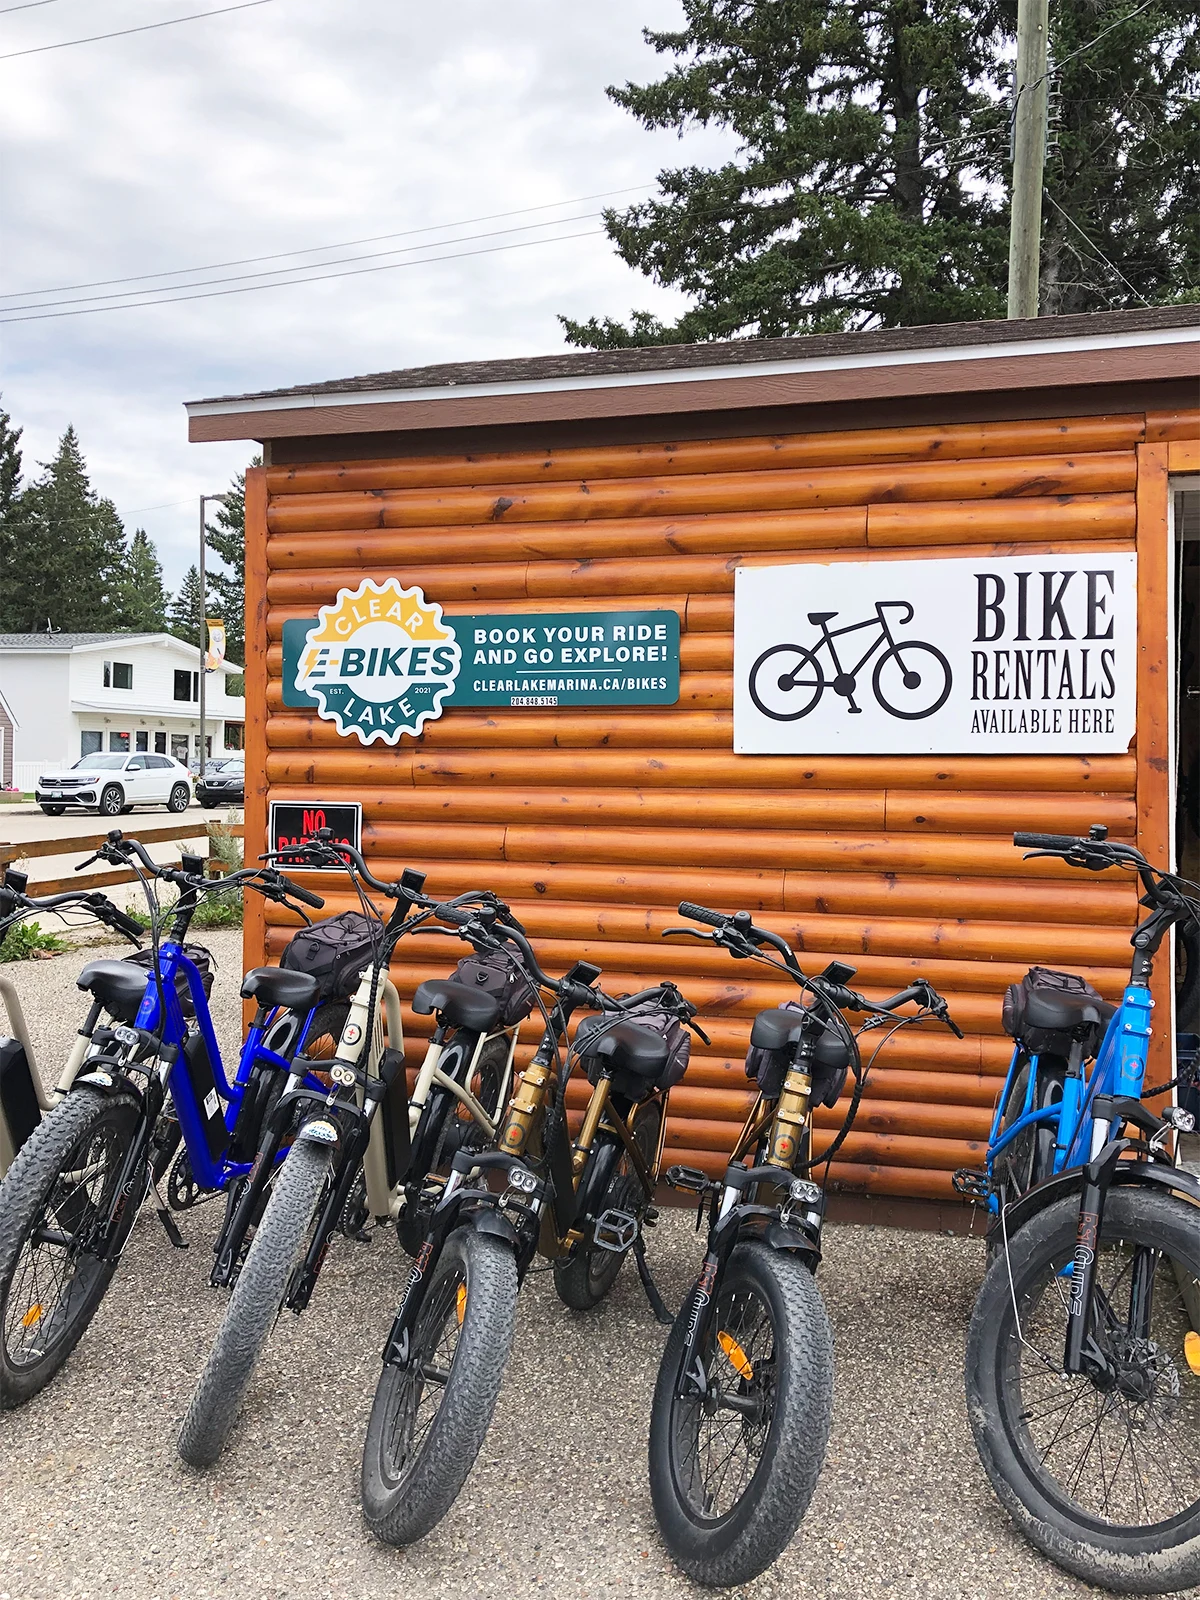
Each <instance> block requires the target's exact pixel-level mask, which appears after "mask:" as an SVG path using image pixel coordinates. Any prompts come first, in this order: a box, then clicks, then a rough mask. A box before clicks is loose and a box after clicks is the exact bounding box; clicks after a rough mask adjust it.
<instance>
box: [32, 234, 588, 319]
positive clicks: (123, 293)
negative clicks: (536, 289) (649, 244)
mask: <svg viewBox="0 0 1200 1600" xmlns="http://www.w3.org/2000/svg"><path fill="white" fill-rule="evenodd" d="M599 215H600V213H599V212H598V211H588V212H583V213H582V214H581V215H579V216H575V217H551V218H550V219H549V220H548V221H546V222H527V223H526V224H525V225H524V227H521V228H493V229H491V230H489V231H488V232H487V233H473V234H472V233H467V234H464V235H463V236H462V238H461V239H431V240H430V242H429V243H428V244H410V245H399V246H397V247H396V248H395V249H393V250H375V251H372V253H371V254H370V255H366V256H342V257H340V258H339V257H335V258H334V259H333V260H332V261H307V262H304V263H303V264H302V265H300V266H296V267H269V268H268V269H267V270H266V271H265V272H235V273H234V274H233V276H232V277H229V278H208V279H197V280H196V281H195V282H194V283H175V284H159V285H158V286H157V288H156V289H118V290H115V291H114V292H113V293H112V294H83V295H79V296H78V297H77V298H76V299H74V300H42V301H40V302H37V301H35V302H33V303H31V304H29V305H18V306H3V307H0V313H3V312H10V311H50V310H52V309H54V308H55V307H56V306H74V305H84V304H85V303H86V302H88V301H93V300H130V299H132V297H133V296H134V295H147V294H155V293H157V292H159V291H160V290H162V289H168V290H170V291H171V292H172V293H174V292H175V291H177V290H180V289H211V288H214V287H215V286H216V285H217V284H222V283H237V282H238V280H239V279H244V278H277V277H278V276H279V275H280V273H283V272H311V271H312V269H313V268H314V267H340V266H345V265H347V264H348V263H351V262H358V261H375V260H377V259H378V258H379V257H380V256H396V255H408V254H410V253H411V252H412V251H413V250H435V249H436V248H437V247H438V245H442V244H470V243H471V242H472V241H473V240H475V239H496V238H498V237H499V236H500V235H501V234H504V233H529V232H531V231H532V230H533V229H534V228H554V227H558V226H559V224H561V223H565V222H592V221H594V220H595V218H596V217H598V216H599ZM533 242H536V241H533ZM396 265H397V266H399V265H403V263H400V262H397V263H396ZM304 281H307V280H304ZM264 287H269V286H267V285H264ZM150 303H151V304H158V302H157V301H151V302H150ZM95 309H96V310H98V311H99V310H102V309H103V308H102V307H100V306H97V307H96V308H95Z"/></svg>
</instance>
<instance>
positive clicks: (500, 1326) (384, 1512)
mask: <svg viewBox="0 0 1200 1600" xmlns="http://www.w3.org/2000/svg"><path fill="white" fill-rule="evenodd" d="M459 1267H465V1269H466V1283H467V1304H466V1311H465V1314H464V1317H463V1323H462V1328H461V1331H460V1333H459V1338H458V1344H457V1347H456V1349H455V1352H454V1361H453V1364H452V1366H451V1368H450V1376H449V1378H448V1379H447V1382H446V1392H445V1394H444V1396H443V1397H442V1403H441V1407H440V1409H439V1410H438V1414H437V1416H436V1417H435V1418H434V1421H433V1424H432V1426H431V1427H430V1429H429V1432H428V1433H427V1435H426V1437H425V1442H424V1445H423V1446H422V1448H421V1450H420V1453H419V1454H418V1456H417V1458H416V1462H415V1465H414V1466H413V1468H412V1469H411V1470H410V1471H409V1473H408V1474H407V1475H406V1476H405V1478H403V1479H402V1480H401V1481H400V1482H399V1483H398V1484H389V1483H388V1481H387V1480H386V1478H385V1475H384V1471H383V1467H382V1455H383V1435H384V1432H385V1429H386V1426H387V1419H388V1412H389V1405H390V1402H391V1399H392V1396H393V1394H394V1391H395V1388H396V1386H397V1384H398V1382H399V1381H401V1373H400V1370H399V1369H398V1368H396V1367H394V1366H385V1367H384V1369H383V1374H382V1376H381V1377H380V1380H379V1385H378V1387H377V1388H376V1390H375V1401H374V1404H373V1405H372V1407H371V1416H370V1420H369V1421H368V1423H367V1437H366V1441H365V1443H364V1445H363V1458H362V1508H363V1518H364V1520H365V1522H366V1524H367V1527H368V1528H369V1529H370V1531H371V1532H372V1533H373V1534H374V1535H375V1537H376V1538H377V1539H380V1540H382V1541H383V1543H384V1544H390V1545H409V1544H413V1543H415V1542H416V1540H418V1539H423V1538H424V1537H425V1535H426V1534H427V1533H428V1532H429V1531H430V1530H431V1529H432V1528H434V1527H436V1525H437V1524H438V1523H439V1522H440V1521H441V1519H442V1518H443V1517H444V1516H445V1515H446V1513H447V1511H449V1509H450V1507H451V1506H452V1505H453V1504H454V1502H455V1500H456V1499H457V1498H458V1494H459V1491H460V1490H461V1488H462V1486H463V1484H464V1483H465V1482H466V1481H467V1477H468V1475H469V1473H470V1471H471V1468H472V1467H473V1466H474V1465H475V1458H476V1457H477V1456H478V1454H479V1451H480V1449H481V1448H482V1446H483V1441H484V1439H485V1438H486V1437H487V1431H488V1427H489V1425H490V1423H491V1420H492V1413H493V1412H494V1411H495V1409H496V1401H497V1399H498V1397H499V1394H500V1385H501V1383H502V1382H503V1380H504V1369H505V1367H506V1366H507V1365H508V1356H509V1351H510V1350H511V1349H512V1341H513V1330H514V1328H515V1326H516V1316H517V1266H516V1261H515V1259H514V1257H513V1253H512V1249H511V1248H510V1246H508V1245H507V1244H505V1243H504V1242H503V1241H502V1240H500V1239H497V1238H494V1237H493V1236H492V1235H490V1234H486V1233H477V1232H475V1231H474V1230H473V1229H471V1228H459V1229H456V1230H455V1232H454V1233H452V1234H451V1235H450V1237H449V1238H448V1239H447V1240H446V1243H445V1246H444V1247H443V1250H442V1254H441V1258H440V1260H439V1261H438V1264H437V1267H436V1269H435V1271H434V1275H433V1278H432V1280H431V1281H430V1285H429V1293H430V1295H432V1294H433V1293H434V1292H435V1291H436V1289H437V1285H438V1281H439V1279H440V1278H443V1277H445V1276H446V1274H447V1273H449V1272H452V1271H454V1270H456V1269H458V1268H459Z"/></svg>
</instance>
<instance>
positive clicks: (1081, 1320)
mask: <svg viewBox="0 0 1200 1600" xmlns="http://www.w3.org/2000/svg"><path fill="white" fill-rule="evenodd" d="M1110 1128H1111V1122H1110V1121H1107V1120H1101V1119H1099V1118H1098V1119H1097V1120H1096V1122H1095V1124H1094V1134H1093V1140H1092V1150H1093V1154H1092V1159H1091V1160H1090V1161H1089V1162H1088V1163H1087V1165H1086V1166H1085V1167H1084V1169H1083V1189H1082V1191H1081V1193H1080V1196H1079V1222H1078V1226H1077V1228H1076V1232H1075V1254H1074V1255H1073V1256H1072V1258H1071V1274H1070V1293H1069V1296H1068V1300H1067V1341H1066V1350H1065V1353H1064V1356H1063V1371H1064V1372H1067V1373H1071V1374H1073V1375H1076V1376H1078V1375H1079V1374H1088V1375H1092V1374H1094V1373H1096V1372H1097V1371H1099V1370H1102V1369H1106V1368H1107V1366H1108V1362H1107V1360H1106V1358H1105V1356H1104V1352H1103V1351H1102V1349H1101V1348H1100V1346H1099V1344H1098V1343H1097V1341H1096V1338H1095V1334H1094V1331H1093V1327H1094V1323H1095V1318H1094V1317H1093V1315H1092V1307H1093V1304H1094V1301H1095V1292H1096V1257H1097V1255H1098V1253H1099V1249H1100V1230H1101V1227H1102V1226H1103V1223H1104V1202H1105V1199H1106V1197H1107V1195H1108V1190H1109V1186H1110V1184H1111V1183H1112V1178H1113V1173H1114V1172H1115V1171H1116V1168H1117V1163H1118V1161H1119V1160H1120V1159H1121V1156H1122V1155H1123V1154H1124V1152H1125V1151H1126V1150H1127V1149H1128V1148H1129V1143H1130V1141H1129V1140H1128V1139H1111V1140H1110V1139H1108V1132H1109V1129H1110ZM1143 1297H1144V1296H1143Z"/></svg>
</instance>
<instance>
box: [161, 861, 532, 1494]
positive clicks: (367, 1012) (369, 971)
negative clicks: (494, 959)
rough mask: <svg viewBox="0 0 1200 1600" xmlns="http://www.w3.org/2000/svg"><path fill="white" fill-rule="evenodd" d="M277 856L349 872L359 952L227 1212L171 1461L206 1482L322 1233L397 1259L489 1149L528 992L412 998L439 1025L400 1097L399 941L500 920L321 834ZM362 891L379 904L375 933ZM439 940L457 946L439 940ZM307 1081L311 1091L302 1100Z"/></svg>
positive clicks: (468, 979) (459, 985)
mask: <svg viewBox="0 0 1200 1600" xmlns="http://www.w3.org/2000/svg"><path fill="white" fill-rule="evenodd" d="M287 854H288V858H289V860H291V861H293V862H295V861H302V862H303V863H304V864H305V865H308V866H311V867H319V868H323V869H325V870H329V871H332V870H336V869H343V870H345V871H346V872H348V874H349V876H350V879H351V881H352V883H353V884H354V886H355V888H356V889H357V890H358V894H359V900H360V904H361V906H362V907H363V913H364V916H363V926H365V927H366V928H367V929H368V930H370V931H371V937H370V943H369V946H368V948H367V951H366V959H365V961H364V962H363V963H362V966H361V969H360V971H359V972H358V973H357V974H355V975H354V977H355V979H356V981H355V984H354V987H353V989H352V991H351V992H349V993H348V994H347V996H346V999H345V1000H344V1002H343V1004H342V1014H341V1027H340V1034H339V1036H338V1038H337V1045H336V1051H335V1053H334V1054H333V1055H332V1056H325V1057H322V1058H321V1059H319V1060H313V1059H310V1058H301V1059H299V1060H297V1062H296V1073H297V1074H301V1073H307V1074H308V1077H309V1079H310V1081H309V1082H308V1083H301V1082H299V1081H298V1079H297V1078H293V1079H289V1081H288V1084H287V1085H286V1087H285V1089H284V1091H283V1093H282V1094H280V1096H279V1097H278V1099H277V1100H276V1102H275V1103H274V1105H273V1107H272V1108H271V1110H270V1113H269V1115H268V1116H267V1117H266V1118H265V1119H264V1121H263V1125H262V1132H261V1135H260V1139H259V1146H258V1153H257V1155H256V1157H255V1162H254V1166H253V1167H252V1169H251V1171H250V1173H249V1174H248V1176H247V1177H246V1178H245V1180H244V1181H243V1183H242V1185H241V1187H240V1188H239V1189H238V1191H237V1192H236V1193H234V1194H231V1196H230V1203H229V1208H228V1211H227V1216H226V1222H225V1226H224V1228H223V1229H222V1232H221V1235H220V1237H219V1238H218V1240H217V1245H216V1265H215V1266H214V1269H213V1275H212V1282H213V1283H214V1285H217V1286H228V1285H232V1287H233V1293H232V1295H231V1296H230V1300H229V1304H228V1306H227V1308H226V1311H225V1316H224V1318H223V1320H222V1323H221V1326H220V1328H219V1330H218V1332H217V1336H216V1339H215V1340H214V1342H213V1346H212V1349H211V1351H210V1352H209V1356H208V1360H207V1362H206V1363H205V1366H204V1370H203V1372H202V1373H201V1375H200V1378H199V1380H198V1381H197V1384H196V1388H195V1391H194V1393H193V1395H192V1399H191V1402H190V1404H189V1406H188V1410H187V1413H186V1415H185V1416H184V1419H183V1423H182V1425H181V1427H180V1431H179V1438H178V1449H179V1454H180V1456H181V1457H182V1458H183V1460H184V1461H186V1462H187V1463H188V1465H189V1466H192V1467H196V1468H204V1467H210V1466H212V1465H213V1464H214V1463H215V1461H216V1460H217V1458H218V1456H219V1455H220V1453H221V1451H222V1449H223V1448H224V1446H225V1443H226V1441H227V1440H228V1438H229V1435H230V1433H231V1431H232V1429H233V1426H234V1423H235V1421H236V1420H237V1415H238V1412H239V1410H240V1409H241V1404H242V1400H243V1398H244V1396H245V1393H246V1390H247V1388H248V1386H249V1383H250V1379H251V1377H252V1375H253V1372H254V1368H255V1365H256V1363H257V1361H258V1358H259V1356H260V1355H261V1353H262V1350H263V1348H264V1346H265V1344H266V1341H267V1339H268V1337H269V1336H270V1332H271V1329H272V1327H273V1326H274V1325H275V1322H276V1320H277V1318H278V1316H279V1314H280V1312H281V1310H283V1309H284V1308H286V1309H288V1310H290V1311H292V1312H294V1313H296V1314H297V1315H299V1314H300V1313H301V1312H303V1311H304V1310H305V1308H306V1307H307V1306H308V1304H309V1302H310V1300H311V1298H312V1295H313V1292H314V1290H315V1288H316V1285H317V1280H318V1277H319V1275H320V1272H321V1269H322V1266H323V1265H324V1262H325V1258H326V1255H327V1253H328V1250H329V1246H330V1243H331V1240H332V1238H333V1236H334V1234H335V1232H339V1231H340V1232H341V1233H343V1234H345V1235H346V1236H347V1237H348V1238H350V1239H352V1240H356V1241H359V1242H361V1243H370V1241H371V1238H372V1234H371V1233H370V1232H369V1231H368V1224H369V1223H371V1221H372V1220H374V1221H375V1222H376V1223H388V1222H395V1223H396V1225H397V1229H398V1232H399V1236H400V1240H401V1243H402V1244H404V1245H405V1247H406V1248H408V1249H409V1250H410V1253H411V1250H414V1249H416V1248H417V1247H418V1246H419V1244H420V1241H421V1238H422V1237H423V1232H424V1219H425V1215H426V1208H427V1207H428V1205H429V1204H430V1196H431V1195H436V1194H437V1192H438V1189H439V1186H440V1184H441V1183H443V1182H444V1181H445V1178H446V1168H447V1163H448V1162H449V1160H450V1158H451V1157H452V1156H453V1155H454V1154H455V1153H456V1152H457V1151H459V1150H476V1149H481V1148H483V1147H484V1146H485V1145H487V1144H488V1143H490V1142H491V1140H492V1139H493V1138H494V1136H495V1133H496V1129H497V1124H498V1121H499V1117H500V1113H501V1109H502V1107H503V1105H504V1101H505V1098H506V1095H507V1090H508V1086H509V1082H510V1079H511V1073H512V1062H513V1054H514V1050H515V1047H516V1038H517V1028H518V1026H519V1024H520V1022H521V1021H522V1020H523V1019H524V1018H525V1017H526V1016H528V1014H529V1012H530V1010H531V1009H532V1007H533V1004H534V994H533V991H532V987H531V986H530V985H529V984H527V983H526V984H524V985H523V986H522V987H520V988H517V989H514V987H513V986H512V985H511V984H510V982H509V975H508V972H507V969H505V970H504V971H492V970H490V969H488V968H487V967H486V966H483V965H480V964H479V963H478V962H477V963H475V964H474V965H473V966H472V967H471V970H470V971H469V972H465V973H464V972H463V971H462V970H461V969H462V967H463V966H464V965H466V964H465V963H460V970H459V971H458V972H456V973H455V974H452V976H451V977H450V978H449V979H447V980H446V981H445V982H444V983H443V984H440V985H439V984H433V983H427V984H425V985H423V986H422V987H421V988H420V989H418V991H417V995H416V997H415V999H414V1008H415V1010H416V1011H417V1012H418V1013H422V1012H423V1013H426V1014H428V1013H429V1012H431V1011H432V1010H433V1009H434V1004H435V1001H437V1002H438V1003H439V1004H440V1000H441V997H442V994H443V991H444V992H445V1005H446V1007H447V1008H448V1009H446V1010H443V1012H442V1014H441V1015H440V1016H439V1021H438V1026H437V1027H436V1028H435V1030H434V1033H433V1037H432V1039H431V1040H430V1043H429V1046H428V1049H427V1051H426V1054H425V1060H424V1062H423V1064H422V1066H421V1067H420V1069H419V1070H418V1072H417V1076H416V1082H415V1084H414V1087H413V1091H412V1094H411V1096H410V1094H409V1091H408V1085H407V1078H406V1074H405V1067H404V1049H403V1037H402V1032H401V1021H400V1004H399V996H398V994H397V992H396V990H395V988H394V986H393V985H392V983H391V980H390V978H389V977H388V966H389V964H390V962H391V960H392V959H393V956H394V953H395V951H396V948H397V946H398V944H399V942H400V940H401V939H402V938H403V937H405V936H406V935H409V934H412V933H414V932H417V931H420V932H422V933H425V934H429V933H436V932H438V931H439V928H438V926H437V920H436V919H437V918H439V917H442V916H446V915H449V916H454V917H461V916H467V915H468V914H467V913H465V912H463V911H462V910H461V909H460V908H462V907H464V906H467V905H472V906H475V907H476V908H477V909H478V912H479V913H480V914H483V913H484V912H486V913H487V914H489V915H494V916H498V915H500V914H501V913H502V912H505V911H506V909H507V908H506V907H504V906H503V903H502V902H500V901H497V900H496V898H495V896H494V895H492V894H491V892H490V891H489V890H470V891H468V892H467V893H465V894H463V895H459V896H458V897H457V898H456V899H455V900H453V901H451V902H450V903H449V904H447V905H441V904H439V903H438V902H436V901H433V900H431V899H429V898H428V897H427V896H426V895H424V894H423V893H422V889H423V885H424V882H425V875H424V874H423V873H421V872H417V871H415V870H413V869H412V868H409V869H406V870H405V872H404V873H403V874H402V875H401V877H400V879H399V881H398V882H396V883H387V882H384V881H383V880H382V879H380V878H377V877H375V875H374V874H373V873H372V872H371V871H370V869H369V868H368V867H367V864H366V862H365V860H364V859H363V857H362V854H361V853H360V852H359V851H358V850H356V849H354V848H353V847H352V846H350V845H347V844H342V843H335V842H334V841H333V837H332V834H331V832H330V830H329V829H323V830H320V831H319V832H318V833H317V834H316V835H315V836H314V837H313V838H311V839H307V840H304V841H302V842H301V843H300V844H298V845H290V846H289V847H288V851H287ZM367 889H371V890H373V891H375V893H376V894H378V895H380V896H383V897H386V898H387V899H390V900H391V901H392V903H393V909H392V911H391V914H390V915H389V916H388V917H387V919H386V920H385V919H384V918H383V917H381V916H380V915H379V914H378V912H377V911H376V910H375V908H374V906H373V905H372V904H371V902H370V900H369V898H368V897H367V893H366V890H367ZM334 920H336V919H334ZM314 931H315V930H314ZM440 931H442V932H445V933H447V934H448V935H449V936H450V937H456V933H455V932H454V930H452V929H449V928H442V929H441V930H440ZM423 991H426V992H427V995H428V999H427V996H426V994H425V993H423ZM452 997H453V1001H456V1002H457V1003H456V1004H455V1003H452ZM385 1018H386V1041H385V1032H384V1019H385ZM313 1077H318V1078H322V1079H323V1080H324V1081H322V1082H318V1083H316V1084H314V1083H313V1082H312V1081H311V1079H312V1078H313ZM285 1145H287V1146H290V1148H288V1149H287V1152H286V1156H285V1159H284V1160H283V1162H282V1165H281V1166H279V1167H278V1170H276V1169H275V1165H274V1163H275V1162H276V1160H277V1156H278V1152H279V1151H280V1149H281V1147H283V1146H285Z"/></svg>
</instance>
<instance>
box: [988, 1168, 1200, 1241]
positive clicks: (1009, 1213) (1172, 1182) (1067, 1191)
mask: <svg viewBox="0 0 1200 1600" xmlns="http://www.w3.org/2000/svg"><path fill="white" fill-rule="evenodd" d="M1118 1184H1119V1185H1121V1186H1122V1187H1124V1186H1126V1185H1128V1184H1149V1185H1150V1186H1151V1187H1154V1188H1159V1189H1165V1190H1167V1191H1168V1192H1169V1193H1171V1194H1177V1195H1178V1196H1179V1197H1180V1198H1181V1199H1183V1200H1190V1201H1191V1202H1192V1204H1193V1205H1197V1206H1200V1178H1197V1177H1196V1176H1195V1175H1194V1174H1192V1173H1190V1172H1185V1171H1184V1170H1183V1168H1181V1167H1172V1166H1168V1165H1167V1163H1166V1162H1165V1161H1163V1162H1158V1161H1122V1162H1120V1163H1119V1164H1118V1166H1117V1169H1116V1171H1115V1172H1114V1173H1113V1175H1112V1181H1111V1183H1110V1185H1109V1187H1110V1188H1115V1187H1116V1186H1117V1185H1118ZM1082 1188H1083V1168H1082V1167H1071V1168H1070V1169H1069V1170H1068V1171H1066V1172H1059V1173H1056V1174H1055V1175H1054V1176H1053V1177H1050V1178H1044V1179H1043V1180H1042V1182H1041V1183H1038V1184H1035V1185H1034V1187H1033V1188H1032V1189H1029V1190H1027V1191H1026V1193H1025V1194H1023V1195H1022V1196H1021V1198H1020V1199H1019V1200H1015V1201H1014V1202H1013V1203H1012V1205H1010V1206H1009V1207H1008V1208H1007V1210H1006V1211H1005V1224H1004V1225H1005V1228H1006V1229H1007V1231H1008V1235H1009V1237H1010V1238H1011V1237H1012V1235H1013V1234H1014V1233H1015V1232H1016V1230H1017V1229H1018V1228H1020V1227H1021V1226H1023V1224H1024V1223H1026V1222H1028V1221H1029V1219H1030V1217H1035V1216H1037V1214H1038V1213H1039V1212H1040V1211H1044V1210H1045V1209H1046V1207H1047V1206H1052V1205H1053V1204H1054V1203H1055V1201H1056V1200H1061V1199H1063V1198H1064V1197H1065V1196H1067V1195H1071V1194H1076V1195H1077V1194H1078V1193H1079V1192H1080V1190H1081V1189H1082ZM987 1238H988V1243H989V1244H992V1243H995V1242H996V1241H997V1240H1002V1239H1003V1230H1002V1228H1001V1225H1000V1219H999V1218H998V1217H997V1218H996V1219H995V1220H994V1221H993V1222H992V1224H991V1226H990V1227H989V1228H988V1234H987Z"/></svg>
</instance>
